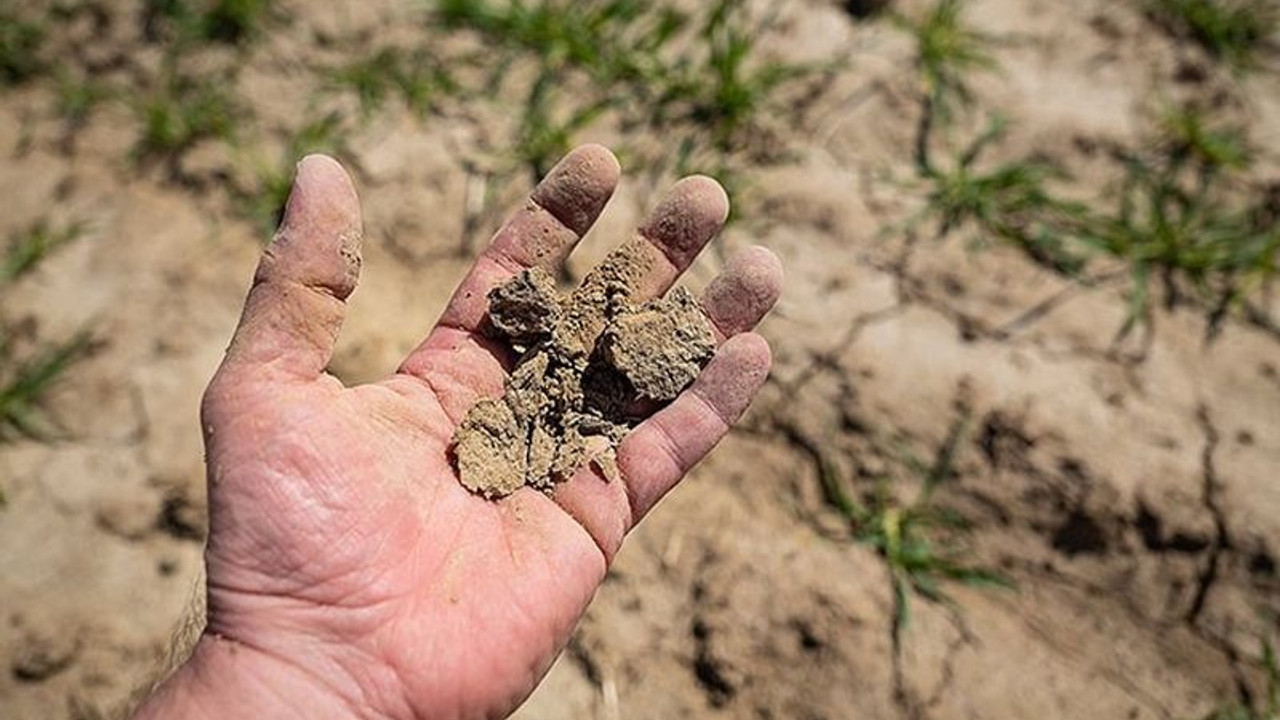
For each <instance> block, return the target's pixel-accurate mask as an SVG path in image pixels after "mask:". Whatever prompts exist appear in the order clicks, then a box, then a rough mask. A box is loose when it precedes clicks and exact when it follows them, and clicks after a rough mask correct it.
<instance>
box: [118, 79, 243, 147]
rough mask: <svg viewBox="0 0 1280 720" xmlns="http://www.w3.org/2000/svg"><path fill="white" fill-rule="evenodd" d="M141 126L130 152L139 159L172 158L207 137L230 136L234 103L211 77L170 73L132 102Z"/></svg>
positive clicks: (234, 112)
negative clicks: (147, 92) (152, 89)
mask: <svg viewBox="0 0 1280 720" xmlns="http://www.w3.org/2000/svg"><path fill="white" fill-rule="evenodd" d="M134 112H135V115H136V116H137V119H138V121H139V124H140V126H141V130H140V135H139V138H138V141H137V144H136V145H135V147H134V156H135V158H137V159H139V160H146V159H150V158H155V157H160V158H169V159H173V158H175V157H177V156H179V155H181V154H182V153H183V152H185V151H186V150H188V149H190V148H191V147H192V146H193V145H195V144H196V143H197V142H199V141H201V140H204V139H207V138H222V139H230V138H231V137H232V135H233V134H234V127H235V117H236V105H235V103H234V101H233V99H232V96H231V95H230V94H228V92H227V91H226V90H225V88H224V87H223V85H222V84H220V83H218V82H217V81H216V80H213V79H203V78H202V79H192V78H185V77H177V76H170V77H168V78H166V79H164V80H162V81H161V83H160V87H159V88H158V89H157V90H156V91H155V92H153V93H151V94H150V95H147V96H143V97H141V98H138V99H136V100H135V102H134Z"/></svg>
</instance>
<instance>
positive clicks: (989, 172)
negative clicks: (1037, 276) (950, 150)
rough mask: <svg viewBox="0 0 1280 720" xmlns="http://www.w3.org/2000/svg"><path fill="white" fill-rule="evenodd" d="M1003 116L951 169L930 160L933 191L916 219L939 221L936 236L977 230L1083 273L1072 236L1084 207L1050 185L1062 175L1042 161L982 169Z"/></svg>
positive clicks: (1083, 260) (1060, 268)
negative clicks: (1060, 193) (979, 162)
mask: <svg viewBox="0 0 1280 720" xmlns="http://www.w3.org/2000/svg"><path fill="white" fill-rule="evenodd" d="M1004 129H1005V125H1004V122H1003V121H1001V120H996V121H994V122H993V123H991V126H990V127H989V128H988V130H987V132H985V133H983V134H982V135H980V136H979V137H978V138H977V139H976V140H975V141H974V142H973V143H971V144H970V145H969V146H968V147H967V148H965V149H964V150H963V151H962V152H961V153H959V154H958V156H957V157H955V158H954V159H952V161H951V162H950V163H949V167H939V166H938V165H936V164H934V163H932V162H930V163H928V164H926V165H924V166H923V168H922V170H921V172H922V174H923V176H924V179H925V181H926V182H927V183H928V186H929V189H928V191H927V193H926V196H925V207H924V209H923V210H922V211H921V214H920V215H918V216H917V217H916V218H915V219H914V220H913V221H912V224H916V223H918V222H920V221H921V220H924V219H932V220H934V221H935V222H936V223H937V230H936V236H937V237H945V236H947V235H949V234H950V233H952V232H955V231H963V230H966V229H974V230H976V231H978V233H979V236H980V238H984V239H985V238H987V237H990V238H993V239H997V240H1000V241H1003V242H1006V243H1009V244H1012V245H1014V246H1017V247H1019V248H1021V249H1022V250H1024V251H1025V252H1026V253H1027V254H1028V255H1029V256H1030V257H1031V258H1032V259H1033V260H1035V261H1036V262H1037V263H1039V264H1041V265H1044V266H1046V267H1049V268H1051V269H1053V270H1055V271H1057V272H1060V273H1062V274H1064V275H1072V276H1074V275H1078V274H1079V273H1080V272H1081V271H1082V270H1083V269H1084V267H1085V265H1086V264H1087V262H1088V260H1089V256H1088V254H1086V253H1085V252H1084V250H1083V249H1080V248H1076V247H1073V246H1072V243H1071V242H1070V234H1071V233H1072V232H1074V230H1075V228H1077V227H1078V226H1079V223H1080V222H1081V220H1082V218H1083V217H1084V215H1085V212H1086V210H1085V208H1084V206H1083V205H1081V204H1079V203H1074V202H1069V201H1066V200H1063V199H1062V198H1060V197H1058V196H1057V195H1055V194H1054V192H1053V191H1052V190H1051V189H1050V183H1051V182H1053V181H1055V180H1059V179H1062V173H1061V172H1060V171H1059V170H1058V169H1057V168H1055V167H1054V166H1052V165H1051V164H1049V163H1047V162H1045V161H1043V160H1040V159H1035V158H1031V159H1022V160H1015V161H1011V162H1006V163H1003V164H1000V165H997V166H995V167H993V168H989V169H982V168H979V167H978V161H979V159H980V158H981V155H982V152H983V150H985V149H986V148H987V147H989V146H990V145H991V144H993V143H995V142H997V141H999V140H1000V139H1001V138H1002V137H1003V136H1004Z"/></svg>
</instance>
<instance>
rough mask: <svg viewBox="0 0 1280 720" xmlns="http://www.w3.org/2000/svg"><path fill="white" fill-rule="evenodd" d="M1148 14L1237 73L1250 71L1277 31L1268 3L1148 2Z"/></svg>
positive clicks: (1277, 17)
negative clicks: (1195, 43) (1198, 45)
mask: <svg viewBox="0 0 1280 720" xmlns="http://www.w3.org/2000/svg"><path fill="white" fill-rule="evenodd" d="M1147 5H1148V8H1149V11H1150V12H1151V13H1152V15H1154V16H1155V17H1156V18H1157V19H1158V20H1159V21H1161V22H1162V23H1164V24H1165V25H1166V26H1167V27H1169V28H1170V29H1171V30H1172V31H1173V32H1174V33H1176V34H1178V35H1181V36H1184V37H1188V38H1191V39H1192V40H1194V41H1195V42H1197V43H1199V44H1200V45H1201V46H1202V47H1203V48H1204V49H1205V50H1206V51H1207V52H1208V53H1209V54H1210V55H1212V56H1213V57H1215V58H1218V59H1220V60H1222V61H1224V62H1226V63H1227V64H1228V65H1229V66H1231V68H1233V69H1234V70H1237V71H1247V70H1252V69H1254V68H1255V67H1257V65H1258V54H1259V53H1260V52H1261V51H1262V50H1263V48H1264V47H1266V46H1267V45H1268V43H1270V42H1271V41H1272V40H1274V39H1275V35H1276V33H1277V31H1280V6H1277V5H1276V4H1275V3H1274V2H1272V0H1148V3H1147Z"/></svg>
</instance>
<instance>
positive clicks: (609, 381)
mask: <svg viewBox="0 0 1280 720" xmlns="http://www.w3.org/2000/svg"><path fill="white" fill-rule="evenodd" d="M646 250H647V249H646V248H645V247H644V241H643V240H642V239H639V238H636V239H633V240H631V241H629V242H627V243H626V244H624V245H623V246H622V247H620V248H619V249H618V250H617V251H615V252H614V253H613V254H612V255H611V256H610V257H609V259H608V260H606V261H605V262H604V263H603V264H601V265H600V266H599V267H597V268H596V269H595V270H594V271H593V272H592V273H591V274H590V275H588V276H587V278H586V279H585V280H583V282H582V285H581V286H580V287H578V289H576V290H575V291H573V293H571V294H569V295H568V296H565V295H563V294H562V293H560V292H559V291H558V290H557V289H556V286H555V281H554V279H552V277H551V276H550V275H549V274H548V273H547V272H546V271H545V270H543V269H541V268H536V267H535V268H532V269H529V270H526V271H524V272H522V273H520V274H519V275H516V276H515V277H513V278H512V279H511V280H509V281H507V282H506V283H504V284H502V285H500V286H498V287H496V288H494V289H493V290H491V291H490V292H489V323H490V327H491V328H492V330H493V332H494V333H495V334H496V335H498V336H499V337H501V338H502V339H504V340H506V341H507V342H509V343H511V345H512V347H514V348H515V349H516V350H517V351H518V352H520V358H519V360H518V361H517V362H516V365H515V367H514V368H513V370H512V372H511V374H510V376H509V377H508V378H507V381H506V386H505V392H504V394H503V396H502V397H501V398H498V399H486V400H481V401H480V402H478V403H476V405H475V406H474V407H472V409H471V410H470V412H468V413H467V416H466V418H464V419H463V421H462V424H461V425H460V426H459V427H458V430H457V432H456V433H455V434H454V438H453V454H454V460H455V462H456V464H457V470H458V477H459V478H460V480H461V482H462V485H463V486H464V487H466V488H467V489H468V490H471V491H472V492H475V493H478V494H480V495H483V496H485V497H487V498H494V499H496V498H501V497H505V496H506V495H510V494H511V493H513V492H515V491H516V490H519V489H520V488H521V487H525V486H529V487H532V488H536V489H538V490H542V491H550V490H551V489H552V488H554V487H555V485H556V483H558V482H562V481H564V480H566V479H568V478H569V477H572V475H573V474H574V473H575V472H577V471H578V469H579V468H581V467H582V466H583V465H584V464H586V463H588V462H590V463H592V464H594V465H595V466H596V467H597V469H599V470H600V472H601V473H602V474H603V475H604V476H605V477H606V478H609V479H611V480H612V479H613V478H614V477H616V476H617V465H616V462H615V457H614V452H615V448H616V447H617V444H618V443H619V442H620V441H621V440H622V438H623V437H624V436H625V435H626V433H627V431H628V430H629V429H631V428H632V427H634V425H635V424H636V423H638V422H640V421H641V420H643V419H644V418H645V417H646V416H647V415H649V414H652V412H654V411H655V410H656V409H658V408H659V407H661V405H662V404H665V403H667V402H669V401H671V400H673V399H674V398H675V397H676V396H677V395H679V394H680V392H681V391H682V390H684V389H685V388H686V387H688V386H689V384H690V383H692V382H693V380H694V379H695V378H696V377H697V376H698V373H699V372H701V371H702V368H703V367H705V366H706V364H707V363H708V362H710V360H711V357H712V355H714V354H715V345H716V342H715V340H716V338H715V334H714V331H713V330H712V328H711V324H710V322H709V321H708V320H707V318H706V316H705V315H704V314H703V312H702V310H701V308H700V307H699V306H698V303H697V301H696V300H695V299H694V297H693V295H692V294H691V293H690V292H689V291H688V290H686V289H684V288H676V289H675V290H674V291H673V292H672V293H671V294H670V296H669V297H667V298H660V299H656V300H651V301H648V302H645V303H638V302H636V301H635V300H634V292H635V290H634V289H635V288H636V287H637V285H638V282H639V281H640V279H641V278H642V277H643V276H644V274H645V273H646V272H647V271H648V269H649V266H650V262H651V260H650V256H649V255H648V254H647V252H646Z"/></svg>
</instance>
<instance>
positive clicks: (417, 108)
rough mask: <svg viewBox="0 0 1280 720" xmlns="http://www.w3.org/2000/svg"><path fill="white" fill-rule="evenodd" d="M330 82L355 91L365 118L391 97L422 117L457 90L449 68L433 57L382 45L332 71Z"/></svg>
mask: <svg viewBox="0 0 1280 720" xmlns="http://www.w3.org/2000/svg"><path fill="white" fill-rule="evenodd" d="M329 85H330V86H331V87H332V88H334V89H338V90H345V91H350V92H354V93H355V95H356V97H357V98H358V99H359V101H360V110H361V112H362V113H363V114H364V115H365V117H368V116H370V115H372V114H374V113H375V112H377V111H378V110H380V109H382V106H383V105H384V104H385V103H386V102H387V100H388V99H390V98H391V97H392V96H397V97H399V99H400V100H401V101H403V102H404V104H405V105H406V106H407V107H408V108H409V109H410V110H412V111H413V112H414V113H416V114H417V115H419V116H423V115H426V114H427V113H428V112H430V111H431V110H433V109H434V108H435V104H436V101H437V98H438V97H439V96H440V95H442V94H448V93H452V92H455V91H456V90H457V83H456V82H455V81H454V80H453V78H452V76H451V75H450V74H449V72H448V70H447V69H446V68H445V67H444V66H442V65H441V64H440V63H439V62H437V61H436V60H435V59H434V58H432V57H430V56H429V55H427V54H426V53H425V52H422V51H414V52H405V51H403V50H399V49H397V48H383V49H382V50H379V51H378V52H376V53H374V54H373V55H369V56H367V57H363V58H361V59H358V60H355V61H354V62H352V63H350V64H348V65H346V66H344V67H341V68H339V69H337V70H335V71H333V73H332V74H331V75H330V76H329Z"/></svg>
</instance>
